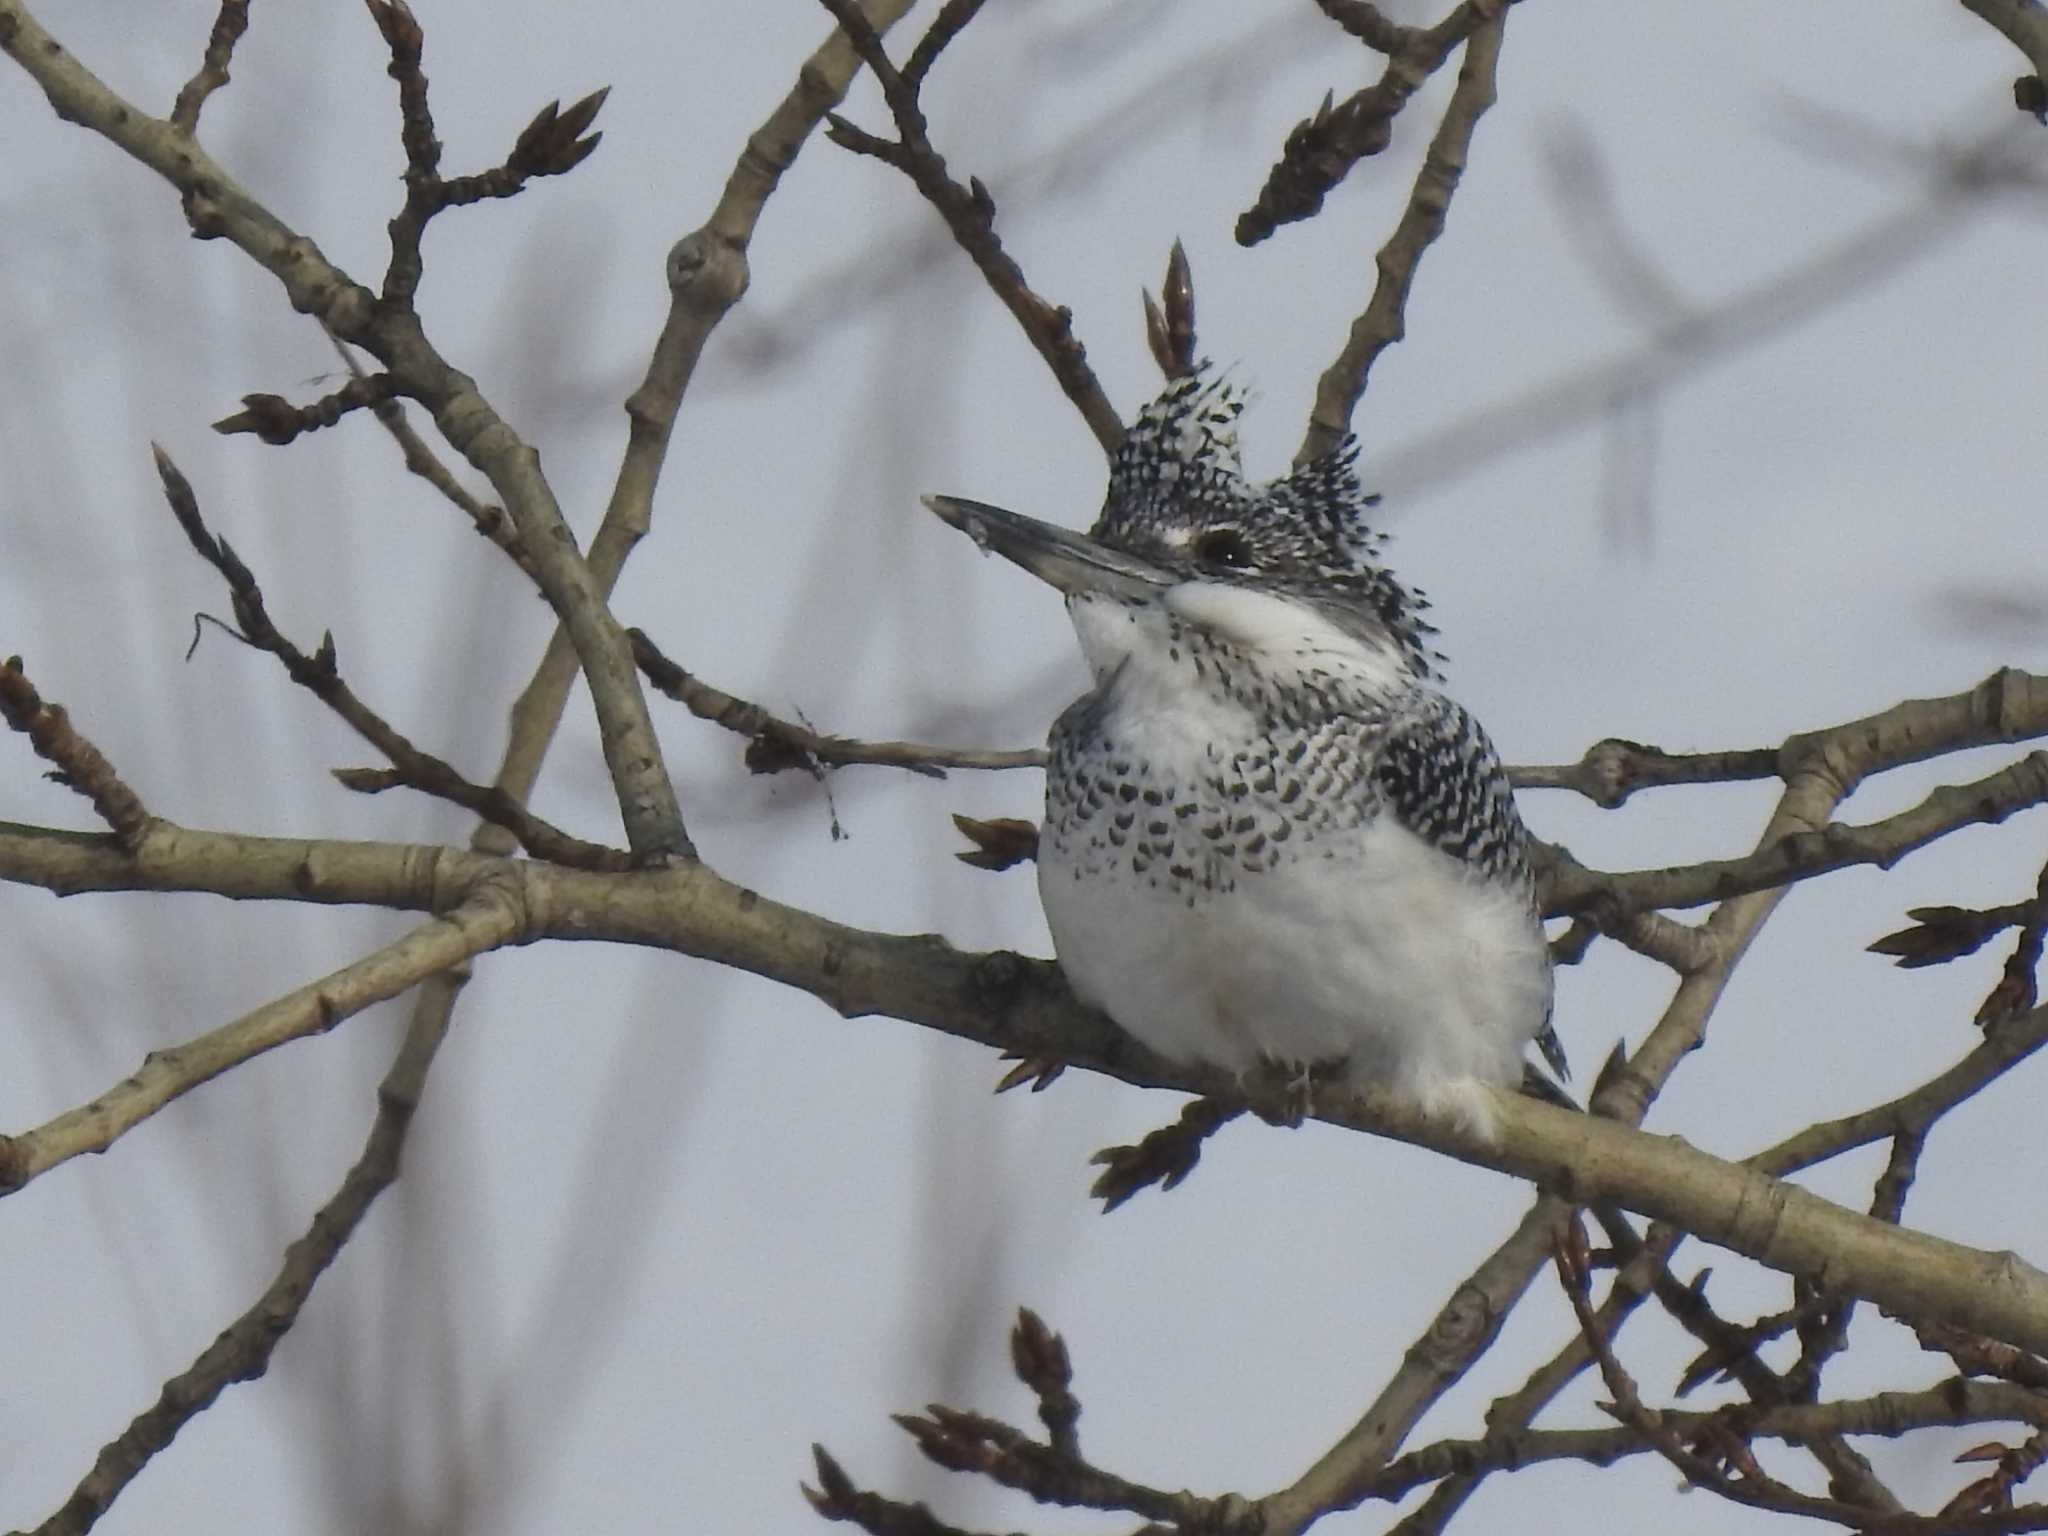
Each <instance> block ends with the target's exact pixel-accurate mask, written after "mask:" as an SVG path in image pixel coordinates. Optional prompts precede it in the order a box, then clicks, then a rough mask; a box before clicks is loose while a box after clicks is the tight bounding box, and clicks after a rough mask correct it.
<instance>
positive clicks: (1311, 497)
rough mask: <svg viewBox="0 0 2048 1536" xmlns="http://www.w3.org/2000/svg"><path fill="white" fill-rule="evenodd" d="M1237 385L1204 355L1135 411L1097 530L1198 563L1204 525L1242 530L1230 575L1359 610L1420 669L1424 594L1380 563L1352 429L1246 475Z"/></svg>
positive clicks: (1324, 604)
mask: <svg viewBox="0 0 2048 1536" xmlns="http://www.w3.org/2000/svg"><path fill="white" fill-rule="evenodd" d="M1244 406H1245V401H1244V395H1243V393H1242V392H1241V391H1240V390H1239V389H1238V388H1237V387H1236V385H1234V384H1233V383H1232V382H1231V381H1230V379H1229V378H1228V377H1226V376H1221V375H1216V374H1213V373H1212V370H1211V366H1210V364H1209V363H1207V362H1206V361H1205V362H1202V363H1199V364H1197V365H1196V367H1195V371H1194V372H1193V373H1191V374H1187V375H1185V376H1183V377H1181V378H1178V379H1175V380H1173V381H1172V382H1171V383H1170V384H1168V385H1167V387H1166V389H1165V391H1164V392H1163V393H1161V394H1160V395H1159V397H1158V398H1157V399H1155V400H1153V401H1152V402H1151V403H1150V404H1148V405H1147V406H1146V407H1145V408H1144V409H1143V410H1142V411H1140V412H1139V413H1138V419H1137V420H1136V421H1135V422H1133V423H1132V424H1131V426H1130V428H1129V430H1128V431H1127V432H1126V433H1125V435H1124V440H1123V443H1122V445H1121V446H1120V447H1119V448H1118V449H1117V451H1116V454H1115V456H1114V458H1112V459H1111V461H1110V467H1109V492H1108V495H1107V496H1106V497H1105V499H1104V501H1103V506H1102V515H1101V516H1100V517H1099V518H1098V519H1097V520H1096V523H1095V528H1094V537H1096V538H1097V539H1100V540H1101V541H1102V542H1103V543H1105V544H1109V545H1112V546H1115V547H1117V548H1120V549H1124V550H1128V551H1129V552H1131V553H1133V554H1142V555H1145V556H1148V557H1150V558H1153V559H1157V560H1161V561H1163V562H1164V563H1167V564H1170V565H1173V566H1175V567H1176V568H1182V569H1186V570H1188V573H1189V575H1190V576H1191V577H1199V576H1201V575H1202V574H1203V572H1202V570H1201V561H1200V559H1199V556H1198V554H1197V553H1196V552H1197V551H1199V550H1200V549H1201V548H1202V547H1203V539H1202V536H1203V535H1204V534H1209V533H1214V532H1216V531H1219V530H1230V531H1232V532H1234V533H1236V534H1238V535H1240V536H1241V539H1242V559H1241V561H1234V562H1233V564H1232V568H1231V569H1230V570H1229V571H1228V572H1224V573H1220V574H1223V575H1225V576H1226V577H1227V578H1228V579H1232V580H1239V581H1243V582H1246V583H1247V584H1256V585H1258V586H1260V587H1263V588H1266V589H1268V590H1272V591H1275V592H1282V593H1287V594H1290V595H1293V596H1297V597H1301V598H1305V599H1309V600H1311V601H1314V602H1315V603H1316V604H1317V605H1318V606H1319V607H1321V608H1323V609H1325V610H1326V611H1330V612H1332V613H1334V614H1344V613H1349V614H1352V615H1359V614H1363V615H1365V616H1369V617H1370V618H1371V619H1373V620H1376V621H1377V622H1378V624H1379V625H1380V626H1381V627H1383V628H1384V630H1385V631H1386V632H1387V633H1388V634H1389V635H1390V636H1391V637H1392V638H1393V639H1394V640H1395V641H1396V642H1397V643H1398V644H1399V645H1400V646H1401V648H1402V649H1403V650H1404V651H1406V652H1407V653H1408V654H1409V656H1410V658H1411V659H1412V660H1413V661H1414V662H1415V663H1416V665H1417V667H1418V669H1419V670H1420V671H1421V672H1422V673H1423V674H1424V675H1431V674H1433V673H1434V671H1435V668H1434V665H1433V663H1434V662H1436V661H1438V660H1440V659H1441V658H1440V657H1438V656H1437V655H1436V653H1435V652H1433V651H1431V650H1429V649H1428V647H1427V645H1426V644H1425V641H1426V639H1427V637H1428V636H1431V635H1434V634H1435V633H1436V629H1435V626H1433V625H1431V624H1430V623H1428V622H1427V621H1426V620H1425V619H1424V618H1423V617H1422V611H1423V610H1424V609H1426V608H1427V607H1428V606H1429V603H1428V600H1427V599H1426V598H1425V597H1424V596H1423V594H1422V593H1421V592H1419V591H1415V590H1413V589H1411V588H1409V587H1407V586H1404V585H1403V584H1402V583H1401V581H1400V580H1399V579H1398V578H1396V577H1395V576H1394V574H1393V573H1392V572H1391V571H1389V570H1388V569H1387V568H1386V567H1385V566H1383V565H1381V564H1380V563H1379V556H1380V552H1381V550H1382V549H1383V548H1384V547H1385V545H1386V541H1387V538H1386V535H1385V534H1384V533H1381V532H1379V531H1378V530H1376V529H1374V528H1373V527H1372V526H1371V525H1370V524H1369V523H1368V522H1367V521H1366V514H1367V512H1368V510H1369V509H1370V508H1372V507H1373V506H1376V505H1377V504H1378V502H1379V497H1378V496H1376V495H1374V494H1372V493H1371V492H1369V491H1367V490H1366V489H1365V487H1364V486H1363V485H1362V484H1360V482H1359V478H1358V440H1357V439H1356V438H1355V437H1352V436H1349V435H1347V436H1346V437H1345V439H1344V441H1343V442H1342V443H1340V444H1339V445H1338V446H1337V447H1336V449H1334V450H1333V451H1332V452H1330V453H1328V454H1325V455H1324V456H1323V457H1322V458H1319V459H1316V460H1313V461H1312V462H1310V463H1307V464H1304V465H1302V466H1301V467H1300V468H1298V469H1296V470H1294V471H1293V472H1292V473H1291V474H1288V475H1285V476H1282V477H1281V478H1279V479H1277V480H1268V481H1264V482H1252V481H1248V480H1246V479H1245V475H1244V463H1243V457H1242V454H1241V451H1240V448H1239V445H1238V435H1237V423H1238V418H1239V417H1241V416H1242V415H1243V414H1244Z"/></svg>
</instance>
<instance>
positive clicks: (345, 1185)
mask: <svg viewBox="0 0 2048 1536" xmlns="http://www.w3.org/2000/svg"><path fill="white" fill-rule="evenodd" d="M445 1033H446V1030H445V1021H443V1022H442V1023H441V1024H440V1025H438V1026H437V1025H436V1024H435V1023H434V1022H433V1021H432V1020H431V1019H429V1020H425V1021H423V1020H421V1019H420V1018H418V1017H417V1016H416V1017H415V1020H414V1023H413V1025H412V1027H411V1028H410V1029H409V1030H408V1031H407V1032H406V1036H405V1040H404V1043H403V1044H401V1045H400V1046H399V1049H398V1057H397V1059H396V1060H395V1061H394V1062H392V1064H391V1070H390V1071H389V1072H387V1073H386V1074H385V1076H384V1081H383V1082H382V1083H380V1084H379V1085H378V1088H377V1117H376V1119H375V1120H374V1121H373V1122H372V1123H371V1125H370V1135H369V1140H368V1141H367V1142H366V1143H365V1144H364V1146H363V1150H362V1154H361V1155H360V1156H359V1157H357V1159H356V1161H355V1163H354V1165H353V1166H352V1167H350V1169H349V1171H348V1175H347V1177H345V1178H344V1179H343V1180H342V1181H341V1187H340V1188H339V1189H338V1190H336V1191H335V1192H334V1195H333V1197H332V1198H331V1199H329V1200H328V1201H327V1203H326V1204H325V1205H323V1206H321V1207H320V1209H319V1210H318V1211H317V1212H315V1213H314V1216H313V1220H312V1222H311V1224H310V1225H309V1226H308V1227H307V1228H306V1233H305V1235H304V1236H303V1237H301V1238H299V1239H298V1241H296V1242H295V1243H293V1244H292V1245H291V1246H290V1247H289V1248H287V1249H285V1251H284V1266H283V1268H282V1269H280V1270H279V1271H278V1274H277V1277H276V1278H275V1279H274V1280H272V1281H271V1282H270V1284H269V1285H268V1286H266V1287H264V1290H263V1294H262V1295H260V1296H258V1297H257V1298H256V1300H255V1302H254V1304H253V1305H251V1306H250V1308H249V1309H248V1310H247V1311H246V1312H244V1313H243V1314H242V1315H241V1316H240V1317H238V1318H236V1319H235V1320H234V1321H233V1322H232V1323H230V1324H229V1325H228V1326H227V1327H226V1328H225V1329H224V1330H222V1332H221V1334H220V1337H218V1338H217V1339H215V1340H214V1341H213V1343H212V1344H210V1345H209V1346H207V1348H206V1349H205V1350H204V1351H203V1352H202V1353H201V1354H200V1356H199V1358H198V1359H196V1360H194V1361H193V1362H192V1364H191V1366H190V1367H188V1368H187V1369H186V1370H184V1371H182V1372H180V1373H179V1374H178V1375H176V1376H173V1377H172V1378H171V1379H170V1380H169V1381H167V1382H165V1383H164V1386H163V1391H162V1393H161V1394H160V1395H159V1396H158V1398H157V1400H156V1404H155V1406H153V1407H151V1408H150V1409H149V1410H148V1411H147V1412H145V1413H142V1414H139V1415H138V1416H137V1417H136V1418H135V1420H134V1421H133V1422H132V1423H131V1424H129V1426H128V1427H127V1428H126V1429H125V1430H123V1431H122V1432H121V1434H120V1436H119V1437H118V1438H116V1439H115V1440H113V1441H111V1442H110V1443H109V1444H108V1445H107V1446H106V1448H105V1449H103V1450H102V1451H101V1452H100V1454H99V1457H98V1459H97V1460H96V1461H95V1462H94V1463H93V1468H92V1471H91V1472H89V1473H87V1474H86V1476H85V1479H84V1480H83V1481H82V1482H81V1483H79V1485H78V1487H77V1489H76V1491H74V1492H73V1493H72V1495H71V1497H70V1498H69V1499H67V1500H65V1501H64V1504H63V1506H62V1507H61V1508H60V1509H58V1511H57V1512H56V1513H55V1514H53V1515H52V1516H51V1517H50V1518H49V1519H48V1520H45V1521H44V1522H43V1523H42V1524H41V1525H39V1526H37V1527H36V1530H35V1533H34V1536H82V1533H84V1532H85V1531H88V1530H90V1529H91V1528H92V1526H93V1524H94V1523H95V1522H96V1521H97V1520H98V1519H99V1517H100V1516H101V1515H103V1514H105V1513H106V1512H107V1510H108V1509H109V1508H110V1507H111V1506H112V1504H113V1502H114V1500H115V1499H117V1498H118V1497H120V1495H121V1492H122V1490H123V1489H125V1488H126V1487H127V1486H128V1484H129V1483H131V1482H132V1481H134V1479H135V1476H136V1474H137V1473H139V1472H141V1471H142V1469H143V1468H144V1467H146V1466H147V1465H148V1464H149V1461H150V1458H151V1457H153V1456H154V1455H156V1453H157V1452H158V1451H161V1450H163V1449H165V1448H166V1447H167V1446H169V1445H170V1443H171V1441H172V1440H173V1439H174V1438H176V1436H177V1434H178V1432H179V1431H180V1430H181V1429H183V1428H184V1427H185V1426H186V1425H187V1424H189V1423H190V1422H191V1421H192V1420H193V1419H195V1418H197V1417H198V1416H199V1415H200V1414H201V1413H204V1412H205V1411H206V1410H207V1409H208V1408H210V1407H212V1406H213V1404H214V1401H215V1400H216V1399H217V1398H218V1397H219V1396H220V1394H221V1393H222V1392H223V1391H225V1390H226V1389H227V1388H228V1387H230V1386H233V1385H234V1384H235V1383H236V1382H240V1381H254V1380H256V1379H257V1378H258V1377H260V1376H262V1375H263V1373H264V1372H265V1371H266V1370H268V1369H269V1367H270V1358H271V1355H272V1353H273V1352H274V1351H275V1350H276V1348H277V1346H278V1343H279V1341H281V1340H282V1339H283V1338H284V1336H285V1335H286V1334H287V1333H289V1332H290V1331H291V1328H292V1325H293V1324H294V1323H296V1322H297V1321H298V1317H299V1313H300V1311H301V1310H302V1309H303V1308H304V1306H305V1304H306V1302H307V1300H308V1298H310V1297H311V1296H312V1294H313V1287H314V1286H315V1285H317V1284H318V1283H319V1280H320V1277H321V1276H322V1275H323V1274H325V1273H326V1272H327V1270H328V1268H329V1266H330V1265H332V1264H333V1263H334V1260H335V1258H336V1257H337V1256H338V1255H339V1254H340V1252H341V1250H342V1247H343V1246H344V1245H345V1244H346V1243H347V1242H348V1240H349V1239H350V1238H351V1237H353V1236H354V1235H355V1232H356V1229H357V1228H358V1227H359V1226H361V1224H362V1220H363V1217H364V1216H365V1215H366V1214H368V1212H369V1209H370V1205H371V1203H372V1202H373V1201H375V1200H376V1198H377V1196H378V1195H380V1194H382V1193H383V1192H384V1191H385V1190H386V1189H387V1188H389V1187H390V1185H391V1184H392V1182H393V1181H394V1180H395V1179H397V1177H398V1167H399V1155H400V1153H401V1152H402V1151H403V1149H404V1146H405V1136H406V1132H407V1131H408V1130H409V1129H410V1128H411V1125H412V1117H413V1113H414V1111H415V1110H417V1109H418V1108H419V1103H420V1096H421V1094H422V1093H423V1092H424V1091H425V1089H426V1080H427V1069H428V1068H429V1067H430V1066H432V1065H433V1060H434V1053H435V1052H436V1051H437V1050H439V1049H440V1046H441V1041H442V1039H443V1038H444V1035H445Z"/></svg>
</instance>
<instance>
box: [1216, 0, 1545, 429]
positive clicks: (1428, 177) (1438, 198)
mask: <svg viewBox="0 0 2048 1536" xmlns="http://www.w3.org/2000/svg"><path fill="white" fill-rule="evenodd" d="M1507 19H1508V18H1507V4H1506V0H1490V3H1487V4H1478V3H1475V0H1467V3H1466V4H1464V5H1461V6H1460V7H1458V10H1457V11H1455V12H1453V14H1452V17H1451V18H1448V19H1447V20H1446V22H1445V23H1444V24H1443V26H1441V27H1439V28H1438V29H1436V32H1434V33H1431V34H1426V35H1428V36H1430V37H1432V38H1433V39H1435V38H1437V36H1438V34H1442V38H1441V40H1442V42H1443V51H1442V52H1441V53H1438V54H1436V63H1434V64H1430V65H1429V69H1434V68H1436V67H1437V65H1439V64H1441V63H1442V61H1443V59H1444V58H1445V57H1446V56H1448V54H1449V52H1450V49H1451V47H1452V46H1454V45H1455V35H1456V34H1455V33H1454V32H1446V31H1445V28H1448V27H1450V24H1451V22H1452V21H1460V22H1461V24H1462V23H1464V22H1470V23H1474V24H1473V25H1471V26H1470V35H1469V36H1468V37H1466V38H1465V59H1464V62H1463V64H1461V65H1460V66H1459V68H1458V84H1457V88H1456V89H1455V90H1454V91H1452V93H1451V100H1450V104H1449V105H1448V106H1446V107H1445V108H1444V116H1443V121H1442V122H1441V123H1439V124H1438V125H1437V130H1436V136H1435V137H1434V138H1432V139H1431V140H1430V142H1429V151H1428V153H1427V154H1425V155H1424V156H1423V158H1422V169H1421V170H1419V171H1417V172H1416V174H1415V186H1414V189H1413V190H1412V191H1411V192H1410V193H1409V194H1408V205H1407V207H1405V208H1404V209H1402V211H1401V220H1400V222H1399V223H1398V224H1396V225H1395V226H1394V233H1393V234H1392V236H1390V237H1389V238H1388V240H1387V243H1386V244H1385V245H1383V246H1381V247H1380V250H1379V255H1378V256H1377V257H1376V258H1375V259H1374V265H1375V266H1376V267H1377V268H1378V269H1379V278H1378V281H1377V282H1375V283H1374V285H1373V291H1372V298H1371V299H1370V300H1369V301H1367V303H1366V306H1365V312H1364V313H1363V314H1361V315H1360V316H1359V317H1358V319H1357V320H1356V321H1354V322H1353V323H1352V326H1351V333H1350V335H1349V336H1348V337H1347V338H1346V340H1345V343H1344V347H1343V350H1342V351H1340V352H1339V353H1338V354H1337V357H1336V360H1335V361H1333V362H1332V363H1331V364H1330V366H1329V367H1328V368H1326V369H1325V370H1324V371H1323V376H1322V378H1321V379H1320V380H1319V381H1318V382H1317V385H1316V401H1315V405H1314V407H1313V408H1312V409H1311V410H1310V412H1309V418H1308V433H1307V435H1306V436H1305V437H1303V438H1302V442H1301V447H1300V448H1299V449H1297V450H1296V451H1295V455H1294V462H1295V463H1296V464H1308V463H1311V462H1313V461H1314V460H1316V459H1320V458H1322V457H1323V456H1325V455H1326V454H1329V453H1333V452H1335V451H1336V448H1337V446H1338V444H1340V443H1342V442H1343V441H1344V438H1345V435H1346V434H1347V433H1348V432H1350V430H1351V414H1352V412H1353V411H1354V410H1356V409H1357V407H1358V401H1359V397H1360V396H1362V395H1363V394H1364V393H1365V386H1366V379H1367V376H1368V375H1369V374H1370V373H1371V372H1372V365H1373V363H1374V362H1375V361H1376V360H1377V359H1378V358H1379V355H1380V354H1381V353H1382V352H1384V351H1386V349H1387V348H1388V347H1390V346H1392V345H1393V344H1394V343H1395V342H1397V341H1399V340H1400V339H1401V338H1402V337H1403V336H1405V335H1406V334H1407V331H1408V326H1407V321H1406V319H1405V311H1406V309H1407V306H1408V290H1409V288H1410V287H1411V286H1412V285H1413V283H1414V281H1415V269H1416V267H1417V265H1419V264H1420V262H1421V260H1422V254H1423V252H1424V251H1426V250H1428V249H1429V247H1430V246H1431V245H1432V244H1433V243H1434V242H1435V240H1436V238H1437V236H1439V235H1441V234H1442V233H1443V231H1444V221H1445V218H1446V217H1447V216H1448V214H1449V212H1450V206H1451V198H1452V196H1453V195H1454V194H1455V193H1456V192H1457V190H1458V182H1459V181H1460V180H1461V179H1462V178H1463V176H1464V174H1465V161H1466V157H1467V156H1468V155H1469V154H1470V153H1471V150H1472V134H1473V131H1474V130H1475V129H1476V128H1477V127H1478V126H1479V119H1480V118H1481V117H1482V116H1484V115H1485V113H1486V109H1487V108H1488V107H1490V106H1492V105H1493V103H1494V97H1495V87H1494V77H1495V73H1496V69H1497V67H1498V65H1499V62H1500V45H1501V37H1502V34H1503V33H1504V31H1505V30H1506V27H1507ZM1434 46H1435V44H1434V42H1432V44H1431V47H1432V48H1433V47H1434ZM1406 57H1407V56H1406V55H1404V56H1403V58H1402V59H1396V60H1395V61H1393V62H1391V63H1389V64H1388V66H1387V80H1388V81H1393V80H1394V79H1396V77H1397V73H1398V72H1399V71H1400V70H1401V69H1402V67H1403V60H1404V59H1405V58H1406ZM1426 78H1427V70H1425V71H1423V72H1422V73H1420V74H1417V75H1415V76H1414V84H1413V85H1410V86H1409V87H1408V90H1410V91H1412V90H1413V89H1414V86H1415V85H1419V84H1420V83H1421V81H1422V80H1423V79H1426ZM1380 89H1382V90H1384V89H1386V82H1382V85H1381V87H1380ZM1406 95H1407V93H1406V92H1402V93H1401V94H1400V95H1399V96H1397V97H1396V98H1395V100H1394V101H1393V103H1392V106H1391V108H1390V109H1389V115H1390V116H1391V112H1392V111H1398V110H1399V107H1400V104H1401V102H1402V101H1405V100H1406ZM1347 105H1348V104H1347ZM1386 131H1391V130H1386ZM1381 142H1382V143H1383V142H1384V140H1382V141H1381ZM1276 174H1277V173H1276ZM1262 200H1263V199H1262ZM1321 200H1322V199H1321V194H1320V193H1318V194H1317V196H1316V199H1315V201H1316V203H1317V204H1320V203H1321ZM1311 211H1313V210H1311ZM1245 235H1246V230H1245V225H1244V222H1243V221H1242V220H1240V221H1239V225H1238V240H1239V242H1240V243H1243V244H1250V243H1251V242H1250V241H1248V240H1247V239H1246V238H1245Z"/></svg>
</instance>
